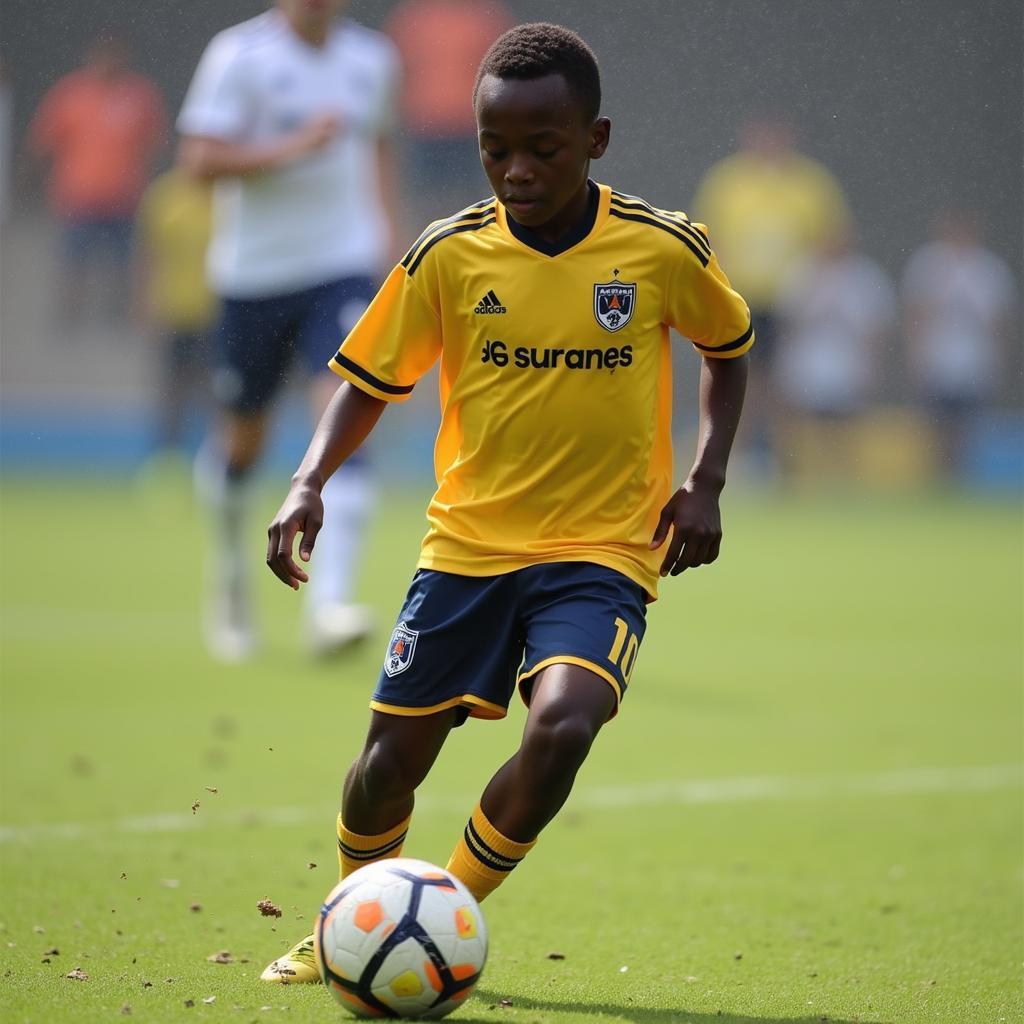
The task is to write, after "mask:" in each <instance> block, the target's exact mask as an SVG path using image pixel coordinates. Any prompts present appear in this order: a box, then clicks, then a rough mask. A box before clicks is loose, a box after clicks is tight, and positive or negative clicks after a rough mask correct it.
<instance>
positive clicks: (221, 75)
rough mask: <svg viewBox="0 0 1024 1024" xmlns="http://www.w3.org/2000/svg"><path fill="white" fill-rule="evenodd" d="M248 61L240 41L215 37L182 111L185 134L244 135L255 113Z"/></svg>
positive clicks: (181, 126) (180, 121)
mask: <svg viewBox="0 0 1024 1024" xmlns="http://www.w3.org/2000/svg"><path fill="white" fill-rule="evenodd" d="M250 95H251V94H250V91H249V88H248V83H247V81H246V73H245V62H244V59H243V57H242V54H241V52H240V51H239V48H238V46H237V45H236V43H235V42H234V41H233V40H232V39H230V38H228V37H226V36H224V35H219V36H214V38H213V39H212V40H211V41H210V44H209V45H208V46H207V47H206V50H205V52H204V53H203V56H202V57H201V58H200V60H199V66H198V67H197V68H196V72H195V74H194V75H193V76H192V84H191V85H190V86H189V88H188V93H187V94H186V96H185V102H184V103H183V104H182V107H181V113H180V114H179V115H178V124H177V127H178V131H179V132H180V133H181V134H182V135H205V136H210V137H212V138H215V139H229V140H230V139H237V138H238V137H239V136H241V135H242V134H244V132H245V129H246V126H247V125H248V123H249V120H250V117H251V114H252V103H251V99H250Z"/></svg>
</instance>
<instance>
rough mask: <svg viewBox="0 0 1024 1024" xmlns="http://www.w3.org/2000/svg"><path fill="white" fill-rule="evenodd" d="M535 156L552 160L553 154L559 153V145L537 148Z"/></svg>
mask: <svg viewBox="0 0 1024 1024" xmlns="http://www.w3.org/2000/svg"><path fill="white" fill-rule="evenodd" d="M533 152H534V156H536V157H538V158H539V159H541V160H550V159H551V158H552V157H553V156H555V155H556V154H557V153H558V149H557V147H556V148H555V149H535V150H534V151H533Z"/></svg>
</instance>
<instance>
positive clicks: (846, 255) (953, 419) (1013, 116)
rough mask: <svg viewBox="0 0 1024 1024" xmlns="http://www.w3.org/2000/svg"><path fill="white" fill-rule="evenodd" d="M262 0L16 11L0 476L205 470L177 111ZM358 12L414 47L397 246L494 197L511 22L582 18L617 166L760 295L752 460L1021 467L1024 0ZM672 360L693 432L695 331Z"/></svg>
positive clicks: (826, 469) (622, 184) (274, 451)
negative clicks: (497, 64)
mask: <svg viewBox="0 0 1024 1024" xmlns="http://www.w3.org/2000/svg"><path fill="white" fill-rule="evenodd" d="M265 6H266V5H265V4H261V3H260V0H219V2H218V3H216V4H194V3H188V4H186V3H174V2H170V3H156V2H155V0H153V2H150V0H134V2H127V0H79V2H77V3H75V4H69V3H67V2H66V0H65V2H57V0H7V2H6V3H5V4H4V6H3V10H2V15H0V16H2V32H0V40H2V41H0V61H2V63H0V217H2V229H0V230H2V266H0V344H2V356H0V359H2V361H0V387H2V392H0V397H2V413H0V427H2V438H0V440H2V448H0V455H2V468H3V470H4V471H5V472H8V473H10V472H18V473H25V472H28V473H40V472H54V473H78V474H80V473H91V474H111V473H114V474H135V475H136V476H138V477H139V479H141V480H145V479H146V476H147V474H166V473H179V474H180V475H181V476H182V479H183V480H184V479H186V478H187V476H188V472H187V466H188V465H190V463H191V460H192V458H193V456H194V454H195V452H196V451H197V450H198V448H199V447H200V444H201V441H202V439H203V437H204V434H205V432H206V431H207V428H208V426H209V423H210V419H211V399H210V364H209V329H210V325H211V323H212V322H213V319H214V317H215V313H216V310H215V306H216V300H215V298H214V297H213V296H212V295H211V294H210V292H209V290H208V288H207V285H206V283H205V278H204V274H203V258H204V250H205V247H206V244H207V241H208V238H209V232H210V213H209V192H208V189H207V187H206V186H205V185H203V184H199V183H197V182H195V181H194V180H190V179H189V178H188V177H187V176H185V175H183V174H181V173H180V172H179V171H175V170H173V166H174V157H175V151H176V146H177V140H176V137H175V131H174V122H175V118H176V117H177V115H178V112H179V110H180V109H181V105H182V101H183V97H184V95H185V91H186V89H187V87H188V83H189V81H190V79H191V77H192V75H193V72H194V70H195V68H196V64H197V62H198V60H199V57H200V55H201V54H202V52H203V50H204V47H205V46H206V44H207V42H208V41H209V39H210V38H211V37H212V36H213V35H214V34H215V33H216V32H217V31H219V30H220V29H222V28H225V27H227V26H229V25H231V24H234V23H236V22H239V21H242V20H244V19H246V18H249V17H252V16H254V15H256V14H258V13H260V11H261V10H263V9H265ZM347 15H348V16H350V17H352V18H354V19H356V20H358V21H359V22H361V23H362V24H364V25H366V26H369V27H371V28H375V29H381V30H383V31H384V32H386V33H387V34H388V35H389V36H390V37H391V38H392V40H393V41H394V43H395V45H396V47H397V51H398V53H399V54H400V56H401V61H402V65H403V89H402V95H401V102H400V106H399V109H400V122H399V123H398V124H396V126H395V133H394V141H395V145H396V147H397V152H398V155H399V161H398V168H399V170H398V173H397V175H396V179H395V186H394V195H393V196H392V197H390V198H391V199H392V200H393V202H394V204H395V207H396V209H397V211H398V218H397V220H398V228H397V231H396V234H397V235H398V236H399V237H398V238H396V239H394V240H393V241H394V244H393V247H392V248H393V252H394V253H400V252H401V251H403V250H404V249H405V247H406V246H407V245H408V244H410V243H411V241H412V240H414V239H415V237H416V236H417V234H418V233H419V231H420V230H421V229H422V227H423V226H424V225H425V224H426V223H427V222H428V221H429V220H431V219H434V218H435V217H440V216H443V215H446V214H448V213H450V212H452V211H454V210H455V209H458V208H459V207H460V206H462V205H465V204H466V203H469V202H472V201H474V200H476V199H478V198H481V197H483V196H484V195H485V194H486V182H485V180H484V177H483V174H482V172H481V171H480V169H479V165H478V162H477V157H476V154H475V144H474V136H473V131H474V130H473V117H472V110H471V105H470V97H469V92H470V88H471V85H472V81H473V77H474V73H475V68H476V64H477V62H478V60H479V58H480V56H481V55H482V53H483V51H484V50H485V49H486V47H487V45H488V44H489V42H490V41H491V40H492V39H493V38H494V37H495V36H496V35H497V34H498V33H499V32H500V31H501V30H502V29H504V28H505V27H507V26H509V25H511V24H514V23H515V22H517V21H529V20H556V21H560V22H562V23H564V24H567V25H569V26H570V27H572V28H574V29H576V30H578V31H579V32H580V33H581V34H582V35H583V36H584V38H586V39H587V40H588V41H589V42H590V44H591V45H592V47H593V48H594V50H595V52H596V54H597V56H598V59H599V61H600V63H601V68H602V74H603V80H604V92H605V102H604V112H605V113H606V114H608V115H609V116H610V117H611V118H612V122H613V134H612V144H611V147H610V149H609V152H608V155H607V156H606V158H605V159H604V160H602V161H601V162H600V164H597V165H595V167H594V170H593V173H594V176H595V177H596V178H597V179H598V180H602V181H607V182H609V183H611V184H613V185H614V187H616V188H618V189H619V190H622V191H627V192H632V193H636V194H639V195H642V196H644V197H645V198H647V199H648V200H649V201H650V202H652V203H654V204H655V205H658V206H661V207H667V208H671V209H684V210H686V211H687V213H688V214H689V215H690V216H691V218H692V219H693V220H695V221H700V222H704V223H706V224H708V225H709V227H710V234H711V239H712V242H713V244H715V245H716V248H717V249H718V251H719V254H720V257H721V260H722V263H723V265H724V267H725V269H726V271H727V272H728V273H729V274H730V276H731V278H732V280H733V283H734V284H735V286H736V287H737V289H738V290H739V291H740V292H741V293H742V294H743V295H744V296H745V297H746V298H747V300H748V302H749V303H750V305H751V309H752V311H753V314H754V316H755V321H756V326H757V329H758V337H759V343H758V345H757V346H756V347H755V350H754V359H753V365H754V371H755V373H754V381H753V384H752V391H751V397H750V406H749V414H748V417H747V423H746V427H745V431H744V434H743V437H742V438H741V441H740V452H739V453H738V463H739V464H740V466H741V467H742V469H741V470H740V471H739V473H740V474H741V475H742V479H743V480H744V481H746V482H748V483H758V484H763V485H765V486H772V487H804V488H811V487H837V488H844V487H845V488H858V489H862V488H865V489H872V488H877V489H888V490H904V489H915V488H923V487H929V486H933V485H935V484H942V485H945V484H949V483H954V484H956V485H963V486H968V487H973V488H978V489H990V490H1000V491H1011V492H1014V491H1019V490H1020V489H1021V488H1022V486H1024V417H1022V412H1021V404H1020V399H1021V368H1022V353H1021V306H1020V302H1021V271H1022V252H1021V231H1022V222H1024V217H1022V182H1021V174H1022V171H1021V168H1022V134H1021V96H1022V71H1021V27H1022V26H1021V13H1020V8H1019V5H1018V4H1016V3H1014V2H1012V0H1006V2H1001V0H980V2H976V3H965V2H953V0H907V2H905V3H901V4H899V5H893V4H891V3H888V2H884V0H864V2H860V3H835V4H822V3H820V2H819V0H782V2H779V3H772V4H764V3H752V2H747V0H738V2H730V3H722V2H720V0H718V2H712V0H692V2H686V3H681V2H673V0H638V2H633V3H630V4H621V3H613V2H611V0H587V2H583V0H564V2H563V3H561V4H559V5H557V7H553V6H552V5H551V4H548V3H541V2H539V0H503V3H501V4H499V3H494V2H489V0H403V2H393V0H354V2H352V3H351V4H349V5H348V10H347ZM331 354H332V353H330V352H325V353H324V358H325V360H326V359H327V358H328V357H329V356H330V355H331ZM677 360H678V363H677V371H678V372H677V375H676V384H675V386H676V392H677V400H678V404H677V410H678V411H677V415H676V429H677V432H678V433H679V434H680V437H681V438H685V437H686V436H687V435H688V434H690V433H691V432H692V430H693V428H694V424H695V418H696V417H695V398H696V395H695V380H694V378H695V372H694V371H695V368H696V366H695V360H694V358H693V356H692V355H691V354H690V352H689V346H683V345H680V346H679V349H678V354H677ZM296 387H298V386H296ZM276 415H277V423H276V427H275V431H274V435H273V437H274V440H273V443H272V444H271V445H270V448H269V451H268V453H267V456H266V460H265V463H264V464H265V466H266V467H269V468H270V469H272V470H273V471H274V472H278V471H287V469H290V468H291V467H292V466H293V465H294V461H295V457H296V455H297V454H298V453H299V452H301V450H302V448H303V446H304V443H305V441H306V440H307V439H308V433H309V420H308V411H307V407H306V404H305V403H304V402H303V401H301V400H300V399H299V397H298V392H296V394H293V395H292V396H291V397H290V398H287V399H286V400H285V401H283V402H282V403H280V405H279V407H278V409H277V413H276ZM435 418H436V396H435V394H434V393H433V392H432V389H431V388H430V387H421V388H419V389H418V391H417V395H416V397H415V400H414V401H413V403H411V406H407V407H405V408H403V409H402V410H400V411H397V412H393V413H392V414H391V415H390V416H387V417H385V420H384V422H383V423H382V427H381V430H380V432H379V434H378V435H376V440H375V444H374V447H375V449H376V458H377V461H378V465H380V466H382V467H384V470H385V472H386V473H387V472H388V471H389V469H390V468H396V467H397V468H398V470H399V471H398V473H397V474H391V478H392V479H394V478H397V479H402V480H408V479H411V478H423V477H428V476H429V475H430V473H431V462H430V457H429V452H430V447H431V443H432V435H431V428H432V425H433V422H434V420H435ZM680 453H681V454H680V460H681V461H684V460H685V459H686V458H688V457H689V450H688V449H687V448H686V447H683V446H682V445H681V446H680ZM683 468H684V469H685V466H684V467H683ZM284 479H285V478H284V477H281V485H282V487H283V484H284Z"/></svg>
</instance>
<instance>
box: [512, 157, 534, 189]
mask: <svg viewBox="0 0 1024 1024" xmlns="http://www.w3.org/2000/svg"><path fill="white" fill-rule="evenodd" d="M505 180H506V181H507V182H508V183H509V184H510V185H513V184H524V183H526V182H529V181H533V170H532V168H531V166H530V161H529V160H526V159H523V158H519V159H512V160H511V161H509V165H508V170H507V171H505Z"/></svg>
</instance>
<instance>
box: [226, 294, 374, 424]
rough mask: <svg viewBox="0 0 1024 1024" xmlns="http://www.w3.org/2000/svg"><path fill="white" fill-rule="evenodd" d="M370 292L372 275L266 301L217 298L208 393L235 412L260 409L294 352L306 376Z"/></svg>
mask: <svg viewBox="0 0 1024 1024" xmlns="http://www.w3.org/2000/svg"><path fill="white" fill-rule="evenodd" d="M375 292H376V282H375V280H374V279H373V278H372V277H343V278H340V279H339V280H337V281H328V282H326V283H325V284H319V285H316V286H315V287H313V288H305V289H303V290H302V291H300V292H290V293H288V294H287V295H275V296H274V297H273V298H269V299H222V300H221V308H220V317H219V319H218V322H217V326H216V329H215V331H214V349H215V352H216V370H215V372H214V377H213V392H214V397H215V398H216V399H217V401H218V402H219V403H220V405H221V406H222V407H223V408H226V409H229V410H230V411H232V412H237V413H256V412H260V411H262V410H263V409H264V408H265V407H266V406H267V404H268V403H269V402H270V401H271V399H272V398H273V397H274V395H275V394H277V392H278V390H279V389H280V388H281V387H282V386H283V385H285V384H287V383H288V380H289V373H290V371H291V369H292V366H293V365H294V363H295V359H296V356H298V357H299V358H300V359H301V360H302V363H303V367H304V369H305V371H306V373H308V374H317V373H330V370H329V369H328V368H327V364H328V362H329V361H330V359H331V356H333V355H334V353H335V352H337V351H338V348H339V346H340V345H341V343H342V341H343V340H344V339H345V335H346V334H348V332H349V331H350V330H351V329H352V328H353V327H354V326H355V323H356V321H357V320H358V319H359V317H360V316H362V314H363V310H365V309H366V307H367V306H368V305H369V304H370V300H371V299H372V298H373V296H374V293H375Z"/></svg>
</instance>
